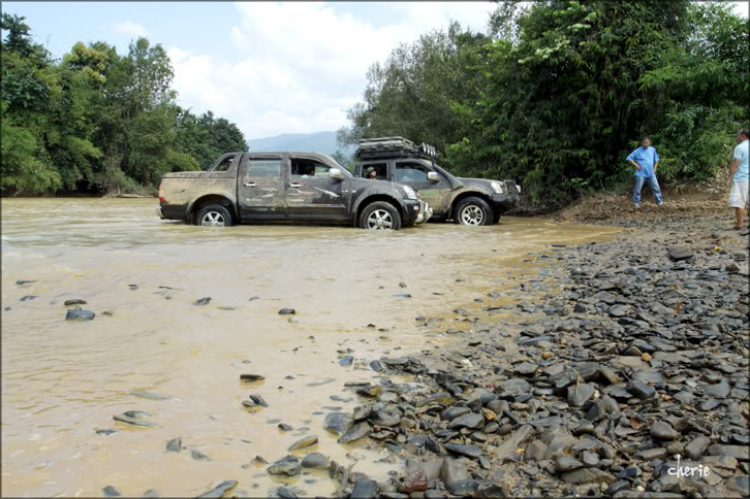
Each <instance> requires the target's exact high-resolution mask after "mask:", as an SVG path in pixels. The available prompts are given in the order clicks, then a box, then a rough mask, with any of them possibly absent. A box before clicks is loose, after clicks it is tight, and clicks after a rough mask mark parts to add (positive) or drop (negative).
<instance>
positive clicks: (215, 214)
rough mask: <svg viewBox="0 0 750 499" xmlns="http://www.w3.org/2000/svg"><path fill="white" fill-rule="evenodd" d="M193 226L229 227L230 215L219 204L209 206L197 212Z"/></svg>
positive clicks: (230, 222) (230, 223)
mask: <svg viewBox="0 0 750 499" xmlns="http://www.w3.org/2000/svg"><path fill="white" fill-rule="evenodd" d="M195 224H196V225H201V226H203V227H231V225H232V215H231V214H230V213H229V210H227V209H226V208H224V207H223V206H221V205H220V204H209V205H208V206H205V207H203V208H201V209H200V211H198V216H197V217H195Z"/></svg>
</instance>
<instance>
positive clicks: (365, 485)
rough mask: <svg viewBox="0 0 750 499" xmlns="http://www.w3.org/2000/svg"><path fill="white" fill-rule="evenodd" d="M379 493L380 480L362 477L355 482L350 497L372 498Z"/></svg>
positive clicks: (354, 498) (359, 498)
mask: <svg viewBox="0 0 750 499" xmlns="http://www.w3.org/2000/svg"><path fill="white" fill-rule="evenodd" d="M377 493H378V482H376V481H375V480H371V479H369V478H362V479H360V480H357V483H355V484H354V489H352V493H351V495H350V496H349V498H350V499H370V498H371V497H375V496H376V495H377Z"/></svg>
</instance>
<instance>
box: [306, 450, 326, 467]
mask: <svg viewBox="0 0 750 499" xmlns="http://www.w3.org/2000/svg"><path fill="white" fill-rule="evenodd" d="M301 464H302V467H303V468H314V469H317V470H326V469H328V467H329V466H330V462H329V461H328V458H327V457H326V456H324V455H323V454H321V453H320V452H313V453H312V454H308V455H306V456H305V458H304V459H303V460H302V463H301Z"/></svg>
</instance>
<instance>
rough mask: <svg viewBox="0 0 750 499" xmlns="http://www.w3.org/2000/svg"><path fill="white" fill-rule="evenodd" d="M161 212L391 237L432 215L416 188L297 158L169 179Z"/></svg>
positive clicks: (213, 221)
mask: <svg viewBox="0 0 750 499" xmlns="http://www.w3.org/2000/svg"><path fill="white" fill-rule="evenodd" d="M156 211H157V214H158V215H159V216H160V217H161V218H167V219H176V220H184V221H186V222H188V223H195V224H197V225H203V226H213V227H226V226H230V225H233V224H235V223H241V222H246V223H248V222H249V223H258V222H314V223H336V224H350V225H354V226H359V227H362V228H364V229H392V230H398V229H399V228H401V227H408V226H411V225H414V224H415V223H422V222H425V221H426V220H427V218H428V215H429V213H430V210H429V208H428V206H427V204H426V203H425V202H424V201H422V200H420V199H418V197H417V195H416V193H415V192H414V190H413V189H412V188H411V187H408V186H403V185H398V184H395V183H393V182H379V181H372V180H367V179H363V178H359V177H355V176H353V175H352V174H351V173H350V172H349V171H347V170H346V169H345V168H343V167H342V166H341V165H339V164H338V163H337V162H336V161H335V160H334V159H333V158H330V157H328V156H326V155H323V154H313V153H292V152H290V153H286V152H284V153H281V152H269V153H245V152H234V153H229V154H225V155H224V156H222V157H221V158H219V159H218V160H217V161H216V162H215V163H214V164H213V165H212V166H211V167H210V168H209V169H208V170H207V171H202V172H175V173H167V174H165V175H164V176H163V177H162V181H161V185H160V186H159V207H158V208H157V210H156Z"/></svg>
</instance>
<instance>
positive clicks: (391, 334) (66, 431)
mask: <svg viewBox="0 0 750 499" xmlns="http://www.w3.org/2000/svg"><path fill="white" fill-rule="evenodd" d="M155 207H156V203H155V202H154V201H153V200H113V199H83V200H81V199H35V200H32V199H11V200H3V201H2V306H3V311H2V495H3V496H59V495H64V496H77V495H80V496H99V495H101V494H102V488H103V487H105V486H107V485H112V486H114V487H115V488H116V489H118V490H119V491H120V492H121V493H123V494H124V495H128V496H138V495H141V494H143V493H144V492H145V491H147V490H149V489H155V490H157V491H158V492H159V494H160V495H162V496H195V495H197V494H199V493H201V492H203V491H205V490H207V489H208V488H210V487H211V486H212V485H214V484H215V483H216V482H218V481H221V480H228V479H235V480H238V481H239V485H238V487H237V489H235V492H237V491H239V492H244V493H247V494H249V495H256V496H257V495H261V496H263V495H266V494H268V493H269V491H271V490H272V489H273V487H275V486H278V485H279V484H281V483H284V484H289V485H293V486H294V487H296V489H297V490H302V491H305V493H306V495H309V496H312V495H315V494H320V495H330V494H332V493H333V492H334V490H335V485H334V483H333V482H332V481H331V480H329V479H328V477H327V475H326V473H325V472H322V471H316V472H312V473H309V474H307V475H302V476H298V477H295V478H293V479H290V480H285V481H281V480H277V479H272V478H271V477H270V476H269V475H268V474H267V473H266V471H265V467H264V466H256V465H254V464H251V461H252V459H253V458H254V457H255V456H256V455H260V456H263V457H264V458H265V459H266V460H268V461H270V462H273V461H274V460H277V459H280V458H282V457H283V456H285V455H286V454H287V448H288V447H289V446H290V445H291V444H292V443H293V442H295V441H296V440H298V439H300V438H302V437H304V436H308V435H316V436H317V437H318V438H319V443H318V444H317V445H316V446H314V447H311V448H308V449H304V450H302V451H297V452H295V453H294V454H295V455H298V456H299V457H300V458H301V457H303V456H304V455H305V454H306V453H307V452H312V451H319V452H322V453H324V454H326V455H328V456H330V457H331V458H333V459H335V460H336V461H338V462H339V463H341V464H344V465H349V464H352V463H355V462H356V464H355V471H363V472H365V473H368V474H370V475H372V476H373V477H375V478H382V477H383V476H384V474H385V473H386V472H387V471H388V470H390V469H394V468H395V467H396V465H394V464H391V463H379V462H378V461H379V460H382V459H384V458H387V457H388V453H387V452H386V451H383V452H381V453H378V452H376V451H373V450H370V449H366V448H364V446H362V445H361V444H360V445H352V446H341V445H339V444H337V443H336V438H335V437H334V436H332V435H330V434H327V433H326V431H325V430H324V429H323V427H322V424H323V419H324V417H325V414H326V413H328V412H330V411H331V410H333V408H340V410H342V411H345V412H346V411H350V410H351V409H353V408H354V407H355V406H356V405H358V403H361V400H358V396H357V395H355V394H354V392H353V391H351V390H349V389H345V387H344V383H345V382H347V381H366V382H373V383H378V382H379V379H378V374H377V373H375V372H373V371H372V370H371V369H370V367H369V363H370V361H372V360H376V359H379V358H380V357H381V356H384V355H385V356H400V355H404V354H407V353H410V352H415V351H418V350H420V349H424V348H433V347H435V346H439V345H441V344H444V343H445V342H446V341H451V338H452V335H451V334H446V331H448V330H450V329H460V328H466V327H470V324H469V325H467V324H466V323H458V322H455V319H454V317H455V314H453V313H452V310H453V309H455V308H457V307H464V308H471V307H477V308H479V307H481V306H485V305H487V304H498V303H513V302H514V299H515V298H514V296H515V295H514V293H513V291H512V289H513V288H517V287H518V285H519V283H520V282H521V281H522V280H524V279H529V278H533V277H534V276H535V275H536V274H537V272H538V269H540V268H541V265H542V264H541V263H539V262H535V261H533V260H534V259H533V258H532V259H529V258H527V257H526V256H525V255H527V253H529V252H530V251H542V250H548V249H549V247H550V243H566V244H568V245H571V244H583V243H588V242H592V241H602V240H605V239H607V237H608V235H609V234H612V233H613V232H615V231H616V229H613V228H607V227H593V226H574V225H560V224H556V223H554V222H552V221H548V220H542V219H534V220H529V219H513V218H504V219H503V220H502V222H501V223H500V224H499V225H496V226H492V227H482V228H464V227H459V226H455V225H448V224H428V225H427V226H422V227H417V228H413V229H407V230H402V231H399V232H395V233H374V232H365V231H362V230H359V229H354V228H348V227H346V228H339V227H298V226H297V227H288V226H241V227H232V228H228V229H207V228H200V227H192V226H188V225H184V224H181V223H175V222H167V221H161V220H159V219H158V218H157V217H156V215H155V213H154V209H155ZM19 280H28V281H34V282H32V283H29V284H24V285H18V284H16V281H19ZM400 283H404V284H405V285H406V287H405V288H404V287H402V286H400ZM492 290H497V291H501V292H503V293H504V295H505V296H501V297H499V298H497V299H494V300H493V299H491V298H488V297H487V296H486V295H487V293H488V292H489V291H492ZM405 293H408V294H410V295H411V297H409V298H407V297H402V296H398V295H402V294H405ZM27 296H35V298H33V299H28V298H27V299H26V300H25V301H21V299H22V298H24V297H27ZM204 297H210V298H211V301H210V303H209V304H208V305H204V306H200V305H194V304H193V303H194V302H195V301H196V300H199V299H201V298H204ZM256 297H257V298H256ZM478 297H483V300H484V302H483V303H475V302H473V300H474V299H476V298H478ZM73 298H79V299H83V300H86V301H87V302H88V303H87V305H84V306H83V308H84V309H87V310H91V311H93V312H95V313H96V318H95V320H93V321H91V322H85V323H73V322H66V321H65V320H64V317H65V313H66V307H65V306H64V305H63V303H64V301H65V300H68V299H73ZM251 299H252V300H251ZM283 307H292V308H294V309H296V311H297V313H296V315H295V316H293V318H292V319H291V320H290V318H289V316H280V315H278V313H277V312H278V310H279V309H281V308H283ZM419 315H422V316H425V317H441V318H443V319H444V320H443V322H441V323H439V324H440V327H437V328H435V327H432V328H428V329H425V328H423V327H419V326H418V323H417V322H416V321H415V317H416V316H419ZM344 354H350V355H352V356H353V357H354V359H355V361H354V364H353V365H351V366H341V365H339V359H340V357H341V356H342V355H344ZM243 373H256V374H260V375H263V376H264V377H265V380H264V381H261V382H258V383H255V384H247V383H245V382H241V381H240V380H239V377H240V374H243ZM137 391H147V392H153V393H157V394H159V395H163V396H165V397H169V398H165V399H162V400H151V399H147V398H142V397H139V396H135V395H132V393H133V392H137ZM251 393H253V394H259V395H261V396H262V397H263V398H264V399H265V400H266V401H267V402H268V403H269V407H268V408H264V409H261V410H260V411H257V412H254V413H251V412H248V410H247V409H245V408H243V407H242V405H241V402H242V400H244V399H247V397H248V395H249V394H251ZM332 396H333V397H334V399H331V397H332ZM336 398H340V400H336ZM128 410H139V411H145V412H147V413H149V414H150V416H149V417H147V418H146V419H148V420H149V421H151V422H153V423H155V424H157V425H158V427H154V428H134V427H130V426H127V425H123V424H121V423H117V422H115V421H113V419H112V416H113V415H115V414H120V413H123V412H124V411H128ZM279 422H282V423H286V424H288V425H290V426H292V427H293V428H294V429H293V430H292V431H289V432H282V431H280V430H279V429H278V428H277V425H278V423H279ZM107 429H112V430H116V432H115V433H112V434H109V435H103V434H97V433H96V430H107ZM175 437H181V438H182V442H183V446H184V447H186V449H185V450H183V451H182V452H180V453H168V452H167V451H166V448H165V446H166V443H167V441H169V440H170V439H172V438H175ZM193 449H197V450H199V451H201V452H202V453H204V454H205V455H207V456H208V457H209V458H210V460H202V461H198V460H195V459H193V458H191V451H192V450H193ZM243 465H245V466H243Z"/></svg>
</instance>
